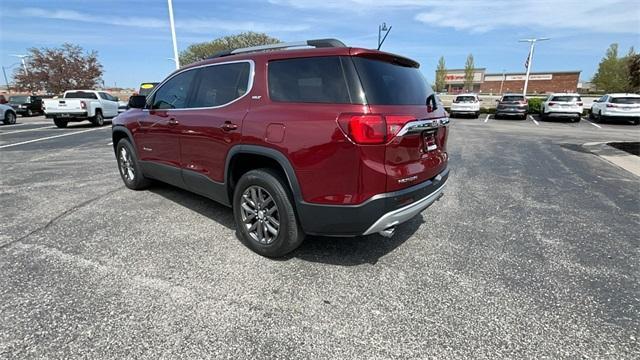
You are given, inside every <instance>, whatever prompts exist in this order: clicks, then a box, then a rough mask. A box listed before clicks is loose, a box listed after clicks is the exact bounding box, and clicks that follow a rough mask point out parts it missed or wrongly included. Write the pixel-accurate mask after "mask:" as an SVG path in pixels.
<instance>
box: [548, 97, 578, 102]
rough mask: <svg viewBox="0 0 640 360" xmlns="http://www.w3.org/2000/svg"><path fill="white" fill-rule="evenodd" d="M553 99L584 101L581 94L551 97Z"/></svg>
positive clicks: (558, 100)
mask: <svg viewBox="0 0 640 360" xmlns="http://www.w3.org/2000/svg"><path fill="white" fill-rule="evenodd" d="M551 101H557V102H575V101H582V99H581V98H580V96H554V97H552V98H551Z"/></svg>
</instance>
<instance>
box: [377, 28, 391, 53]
mask: <svg viewBox="0 0 640 360" xmlns="http://www.w3.org/2000/svg"><path fill="white" fill-rule="evenodd" d="M392 27H393V26H389V28H387V23H382V25H378V50H380V48H381V47H382V44H383V43H384V41H385V40H386V39H387V35H389V32H390V31H391V28H392ZM383 32H384V33H385V34H384V37H383V38H382V39H380V38H381V37H382V33H383Z"/></svg>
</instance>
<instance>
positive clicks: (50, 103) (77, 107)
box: [45, 99, 87, 113]
mask: <svg viewBox="0 0 640 360" xmlns="http://www.w3.org/2000/svg"><path fill="white" fill-rule="evenodd" d="M81 102H82V100H80V99H54V100H47V101H46V102H45V111H46V112H47V113H51V112H80V111H86V103H87V102H85V107H84V108H83V107H82V103H81Z"/></svg>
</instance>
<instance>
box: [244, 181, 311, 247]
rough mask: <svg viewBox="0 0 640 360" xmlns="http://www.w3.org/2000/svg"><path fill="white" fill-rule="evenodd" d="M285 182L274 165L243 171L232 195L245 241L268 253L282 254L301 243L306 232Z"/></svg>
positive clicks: (249, 245)
mask: <svg viewBox="0 0 640 360" xmlns="http://www.w3.org/2000/svg"><path fill="white" fill-rule="evenodd" d="M285 184H286V183H285V182H284V181H283V180H282V178H281V177H280V175H278V173H277V172H275V171H273V170H271V169H257V170H251V171H249V172H247V173H246V174H244V175H242V177H241V178H240V180H239V181H238V184H237V186H236V188H235V191H234V195H233V216H234V219H235V223H236V228H237V233H238V236H239V237H240V240H241V241H242V243H243V244H244V245H245V246H247V247H248V248H250V249H251V250H253V251H255V252H256V253H258V254H260V255H262V256H267V257H281V256H283V255H286V254H287V253H289V252H291V251H293V250H294V249H295V248H297V247H298V246H300V244H301V243H302V241H303V240H304V233H303V231H302V228H301V227H300V224H299V223H298V220H297V218H296V214H295V210H294V207H293V202H292V197H291V195H289V191H288V189H287V188H286V185H285Z"/></svg>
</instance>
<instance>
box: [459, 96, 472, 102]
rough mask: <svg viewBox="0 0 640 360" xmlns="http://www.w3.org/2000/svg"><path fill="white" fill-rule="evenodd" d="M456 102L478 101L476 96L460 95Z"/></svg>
mask: <svg viewBox="0 0 640 360" xmlns="http://www.w3.org/2000/svg"><path fill="white" fill-rule="evenodd" d="M455 102H476V97H475V96H458V97H457V98H456V99H455Z"/></svg>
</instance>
